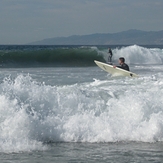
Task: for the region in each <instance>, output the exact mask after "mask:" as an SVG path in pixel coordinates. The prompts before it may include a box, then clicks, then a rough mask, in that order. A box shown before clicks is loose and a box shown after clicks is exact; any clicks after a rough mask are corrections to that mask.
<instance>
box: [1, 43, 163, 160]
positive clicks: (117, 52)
mask: <svg viewBox="0 0 163 163" xmlns="http://www.w3.org/2000/svg"><path fill="white" fill-rule="evenodd" d="M92 49H93V50H96V51H97V52H98V54H100V55H101V54H102V55H103V57H104V59H105V60H107V55H108V54H107V49H102V50H100V49H98V48H96V47H92ZM113 53H114V57H113V61H114V63H115V64H117V60H118V58H119V57H120V56H124V57H125V58H126V63H128V64H129V66H130V70H131V71H132V72H134V73H137V74H138V75H139V76H140V77H139V78H127V77H112V76H111V75H109V74H108V73H106V72H104V71H102V70H101V69H100V68H98V67H97V66H94V67H77V68H75V67H67V68H64V67H57V68H56V67H51V68H12V69H11V68H4V69H1V71H0V81H1V82H0V153H12V152H16V153H17V152H30V151H48V150H50V149H51V147H50V144H51V145H52V144H54V143H61V144H62V145H61V148H63V144H64V143H65V145H66V144H67V143H68V144H69V145H66V147H65V148H66V149H69V150H70V148H72V147H70V146H72V143H79V144H80V146H81V144H83V145H86V144H87V145H86V146H87V147H85V148H84V151H85V150H87V149H89V148H91V149H92V148H93V147H92V145H93V144H94V143H95V144H96V143H97V144H101V143H102V144H103V145H102V146H103V148H105V149H106V150H107V148H106V145H107V146H112V145H113V144H114V143H116V144H117V143H118V142H119V143H120V144H121V143H122V144H123V142H126V143H129V144H130V143H131V146H132V145H133V144H132V143H133V142H137V143H143V142H146V143H152V144H155V143H156V144H157V143H158V142H159V143H161V144H162V142H163V71H162V69H163V64H162V63H163V49H160V48H145V47H140V46H137V45H133V46H128V47H122V48H114V49H113ZM85 143H86V144H85ZM110 143H111V145H109V144H110ZM112 143H113V144H112ZM88 144H90V145H88ZM74 148H75V147H74ZM76 148H79V147H78V146H77V147H76ZM98 148H99V146H98ZM129 148H130V147H129ZM139 148H140V149H141V147H139ZM79 149H80V148H79ZM71 150H72V149H71ZM73 150H74V149H73ZM103 152H106V151H105V150H104V151H103ZM72 157H73V156H72ZM82 158H84V156H83V157H82ZM97 160H98V159H97ZM97 160H96V161H97ZM69 161H70V159H69ZM85 161H86V160H85ZM96 161H95V162H96ZM70 162H71V161H70ZM106 162H107V161H106Z"/></svg>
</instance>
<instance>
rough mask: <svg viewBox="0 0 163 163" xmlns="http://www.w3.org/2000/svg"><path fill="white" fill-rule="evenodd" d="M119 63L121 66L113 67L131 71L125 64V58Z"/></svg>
mask: <svg viewBox="0 0 163 163" xmlns="http://www.w3.org/2000/svg"><path fill="white" fill-rule="evenodd" d="M118 62H119V64H120V66H113V67H114V68H116V67H118V68H121V69H124V70H126V71H130V69H129V66H128V65H127V64H126V63H125V59H124V58H123V57H120V58H119V61H118Z"/></svg>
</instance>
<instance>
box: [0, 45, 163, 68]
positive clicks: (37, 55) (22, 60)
mask: <svg viewBox="0 0 163 163" xmlns="http://www.w3.org/2000/svg"><path fill="white" fill-rule="evenodd" d="M112 50H113V54H114V55H113V61H114V62H115V63H116V62H117V60H118V58H119V57H121V56H122V57H125V59H126V62H127V63H129V64H162V63H163V50H162V49H160V48H145V47H141V46H137V45H132V46H127V47H121V48H112ZM94 60H98V61H102V62H107V60H108V53H107V47H106V46H105V47H102V48H101V47H98V46H97V47H96V46H94V47H89V46H83V47H73V46H67V47H55V46H54V47H53V46H52V47H49V46H11V47H5V46H4V47H3V46H1V47H0V66H1V67H2V68H3V67H56V66H60V67H66V66H68V67H74V66H76V67H77V66H78V67H82V66H95V64H94Z"/></svg>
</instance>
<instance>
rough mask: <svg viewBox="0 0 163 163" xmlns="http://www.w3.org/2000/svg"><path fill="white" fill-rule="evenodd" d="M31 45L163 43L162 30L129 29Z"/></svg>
mask: <svg viewBox="0 0 163 163" xmlns="http://www.w3.org/2000/svg"><path fill="white" fill-rule="evenodd" d="M29 44H30V45H130V44H138V45H163V30H162V31H149V32H147V31H141V30H133V29H132V30H128V31H123V32H118V33H106V34H100V33H97V34H90V35H81V36H80V35H73V36H69V37H55V38H49V39H44V40H41V41H36V42H32V43H29Z"/></svg>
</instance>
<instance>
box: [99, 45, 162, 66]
mask: <svg viewBox="0 0 163 163" xmlns="http://www.w3.org/2000/svg"><path fill="white" fill-rule="evenodd" d="M112 50H113V62H117V60H118V58H119V57H124V58H125V59H126V62H127V63H129V64H162V63H163V50H162V49H159V48H153V49H149V48H145V47H141V46H138V45H132V46H127V47H122V48H120V49H119V48H116V49H112ZM107 52H108V51H107V50H104V51H100V52H99V53H101V54H103V56H104V58H105V60H106V61H107V60H108V53H107Z"/></svg>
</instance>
